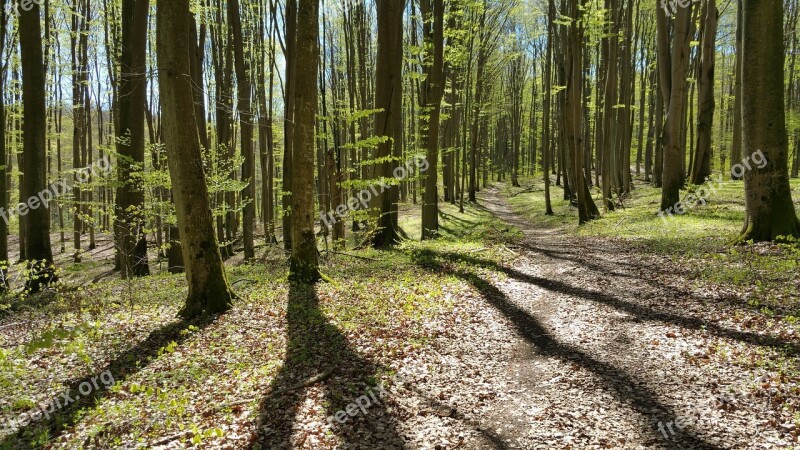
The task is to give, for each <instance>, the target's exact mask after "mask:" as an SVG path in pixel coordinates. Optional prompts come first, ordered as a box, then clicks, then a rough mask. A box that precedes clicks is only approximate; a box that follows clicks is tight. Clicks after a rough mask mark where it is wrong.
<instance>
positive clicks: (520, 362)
mask: <svg viewBox="0 0 800 450" xmlns="http://www.w3.org/2000/svg"><path fill="white" fill-rule="evenodd" d="M481 204H482V205H483V206H485V207H486V208H488V209H489V210H491V211H492V212H493V213H494V214H496V215H497V216H499V217H500V218H502V219H503V220H505V221H506V222H508V223H509V224H511V225H514V226H515V227H517V228H519V229H520V230H522V232H523V233H524V235H525V238H524V242H523V244H522V246H521V247H519V248H512V249H511V251H513V252H516V253H518V254H519V257H518V258H517V260H516V261H515V262H514V264H513V267H508V268H503V267H492V264H491V263H489V262H487V261H483V260H481V258H480V256H479V255H475V256H472V255H466V256H464V255H461V256H456V257H455V258H456V259H461V261H460V262H462V263H467V264H471V265H472V266H482V267H483V268H485V269H491V270H486V271H483V272H477V273H476V272H473V271H466V270H461V269H459V268H458V266H455V268H448V267H439V268H438V269H440V270H451V271H452V273H454V274H455V275H456V276H459V277H461V278H462V279H463V280H464V281H465V282H468V283H470V284H471V285H472V287H473V288H474V289H475V290H476V291H477V293H478V294H479V295H480V298H478V299H477V300H478V303H477V304H476V305H475V306H474V310H473V311H471V312H470V314H473V315H474V320H473V321H472V322H473V323H471V324H469V325H468V326H467V328H469V331H467V330H465V329H462V330H459V332H462V333H465V332H469V333H472V334H471V335H465V338H464V339H463V341H461V342H460V344H459V345H460V346H461V348H454V347H453V346H454V345H455V344H453V343H452V342H449V343H448V342H443V343H442V346H441V347H440V349H439V352H442V353H445V354H444V355H442V356H441V358H442V361H443V362H444V363H443V365H442V369H441V373H440V374H439V376H438V377H434V378H436V380H434V381H433V382H432V383H433V384H436V383H439V384H443V385H445V386H446V383H444V381H443V380H447V379H448V378H451V379H452V381H453V382H454V383H458V384H459V386H458V387H455V388H451V389H450V392H448V393H447V394H448V395H449V398H451V400H450V401H449V402H447V403H448V405H450V406H454V408H453V410H452V411H449V410H445V412H447V413H448V415H449V417H452V418H454V419H456V421H459V422H460V425H461V426H463V425H464V424H467V425H468V426H467V428H468V429H469V431H470V437H469V439H467V440H466V442H465V444H466V445H465V447H466V448H475V449H478V448H520V449H523V448H524V449H539V448H541V449H549V448H670V449H672V448H737V449H738V448H754V449H755V448H786V446H788V445H791V444H790V443H789V441H788V440H787V439H788V438H789V437H790V436H789V432H790V428H782V427H781V425H780V424H779V423H774V422H775V420H776V418H775V417H771V416H770V414H771V413H770V412H769V408H767V406H768V405H767V403H768V402H769V399H768V398H757V397H754V396H753V395H751V392H752V389H750V388H751V387H752V386H753V385H754V384H757V383H761V382H763V381H764V380H765V377H767V379H768V374H764V373H757V372H755V371H754V372H749V371H746V370H744V369H740V368H738V367H735V366H733V365H730V364H727V363H724V362H722V363H721V362H717V361H719V359H718V358H713V357H711V354H713V353H714V352H717V351H723V350H720V348H721V347H720V345H722V346H723V347H722V348H726V349H729V350H730V349H733V350H730V351H736V349H738V348H750V349H752V347H757V348H759V349H763V350H765V351H770V347H771V346H773V345H779V344H778V343H776V342H774V341H773V340H770V339H769V338H764V337H763V336H760V335H757V334H754V333H749V332H747V331H742V330H740V329H738V328H735V327H732V326H728V325H729V324H727V323H725V322H724V321H723V320H722V319H720V318H721V317H726V316H725V313H726V312H725V310H724V309H725V306H724V305H720V304H716V303H714V302H709V301H708V299H703V298H696V297H694V296H692V295H691V293H690V292H688V291H687V290H686V289H684V288H685V286H683V285H682V283H683V279H682V277H681V274H680V273H670V274H662V273H661V272H662V271H661V270H660V268H659V266H658V260H657V259H655V257H648V256H646V255H645V256H643V255H639V254H637V253H636V252H634V250H633V249H629V248H626V246H625V245H623V244H620V243H618V242H613V241H610V240H599V239H597V240H595V239H583V238H575V237H573V236H569V237H565V236H563V235H561V234H559V233H558V232H557V230H556V231H554V230H547V229H541V228H538V227H536V226H534V225H532V224H530V223H528V222H527V221H526V220H525V219H523V218H522V217H520V216H518V215H516V214H514V213H513V212H512V211H511V209H510V207H509V206H508V204H507V203H506V202H505V200H504V199H503V198H502V197H501V195H500V194H499V191H498V190H497V189H489V190H486V191H485V192H484V193H483V196H482V200H481ZM496 274H499V275H496ZM481 304H482V306H483V309H481ZM450 359H453V360H454V361H450ZM448 361H449V364H450V366H448V365H447V364H448ZM448 373H449V374H450V375H449V376H448V375H447V374H448ZM453 373H455V374H456V375H453ZM458 374H460V377H459V375H458ZM475 389H478V391H479V392H481V389H483V391H485V392H484V394H485V395H483V394H480V395H479V398H481V399H485V401H479V402H477V403H475V402H474V400H463V399H462V400H459V398H460V397H459V395H458V394H459V392H462V393H463V392H468V391H469V390H472V391H473V392H474V390H475ZM441 398H445V396H442V397H441ZM459 401H461V403H462V404H461V405H459ZM463 408H467V409H468V411H463ZM469 409H471V410H469ZM659 422H661V425H660V426H659ZM406 425H410V424H409V423H406ZM451 425H452V424H451ZM788 427H790V426H788Z"/></svg>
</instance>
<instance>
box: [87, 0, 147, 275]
mask: <svg viewBox="0 0 800 450" xmlns="http://www.w3.org/2000/svg"><path fill="white" fill-rule="evenodd" d="M149 11H150V2H149V1H147V0H123V2H122V18H123V20H122V54H121V58H120V66H121V68H120V76H119V88H118V89H119V94H118V96H117V97H118V101H117V107H118V110H117V117H118V121H117V123H118V128H117V130H116V135H117V137H118V139H117V153H119V155H120V158H118V165H119V179H120V180H121V181H122V184H120V186H119V188H118V189H117V204H116V215H117V220H116V230H117V231H116V235H117V239H118V240H117V248H118V251H119V252H120V270H121V275H122V277H123V278H127V277H139V276H145V275H149V274H150V267H149V265H148V262H147V241H146V233H145V217H144V214H145V212H144V186H143V180H142V178H141V176H140V174H141V172H142V171H143V170H144V138H145V135H144V118H145V113H144V109H145V100H146V97H145V96H146V88H147V83H146V73H145V70H146V64H147V59H146V53H147V23H148V15H149ZM87 138H88V136H87Z"/></svg>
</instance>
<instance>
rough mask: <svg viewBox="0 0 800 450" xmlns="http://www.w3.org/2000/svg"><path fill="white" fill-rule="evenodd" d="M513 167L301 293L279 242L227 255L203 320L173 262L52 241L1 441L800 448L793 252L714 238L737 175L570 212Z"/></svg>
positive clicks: (27, 319) (7, 320)
mask: <svg viewBox="0 0 800 450" xmlns="http://www.w3.org/2000/svg"><path fill="white" fill-rule="evenodd" d="M523 184H524V186H523V187H522V188H512V187H510V186H508V185H505V184H498V185H497V186H496V187H494V188H489V189H484V190H483V191H482V192H481V194H480V196H479V202H478V204H468V205H465V212H464V213H460V212H459V211H458V208H457V207H455V206H453V205H449V204H445V203H442V205H441V209H442V212H441V215H440V223H441V229H442V236H441V238H440V239H437V240H435V241H432V242H424V243H420V242H415V241H414V239H413V238H415V237H417V236H418V235H419V223H418V208H419V207H418V206H411V205H404V206H403V208H402V211H401V225H402V226H403V229H404V232H405V233H406V234H407V236H409V237H410V238H412V239H409V240H407V241H405V242H404V243H403V244H402V245H400V246H399V247H398V248H397V249H395V250H392V251H375V250H358V251H356V250H348V251H346V252H341V253H324V252H323V257H324V258H323V267H322V269H323V272H324V273H325V275H326V277H327V278H328V279H329V281H327V282H325V283H320V284H319V285H317V286H316V287H314V288H309V287H305V286H299V285H291V284H289V283H287V282H286V267H285V263H284V261H285V258H284V255H283V252H282V251H281V250H280V249H278V248H277V247H261V248H260V249H259V250H260V259H259V260H258V261H255V262H252V263H244V262H243V261H242V260H241V257H238V258H232V259H231V260H230V261H229V262H228V268H229V276H230V279H231V281H232V283H234V289H235V290H236V291H237V293H238V294H239V296H240V299H239V300H238V301H237V302H236V304H235V305H234V308H233V310H232V311H230V312H229V313H227V314H224V315H221V316H219V317H213V318H209V319H207V320H203V321H193V322H185V321H180V320H177V319H175V314H176V312H177V310H178V309H179V307H180V305H181V303H182V301H183V297H184V295H185V282H184V280H183V276H182V275H169V274H165V273H163V270H160V269H161V266H159V264H158V263H155V262H154V263H153V264H152V267H153V269H154V272H156V273H155V274H154V275H153V276H150V277H147V278H143V279H135V280H129V281H121V280H119V279H118V278H117V276H115V275H113V274H112V273H111V272H110V269H111V261H110V256H109V254H108V252H105V253H104V251H103V250H102V248H106V247H108V245H110V243H109V242H108V241H107V236H106V237H104V238H101V240H100V242H101V244H102V245H100V246H99V247H98V250H97V251H96V253H94V254H92V253H89V254H86V255H84V258H83V261H82V262H81V263H78V264H70V263H69V260H70V258H71V256H70V252H64V254H62V255H61V256H60V259H59V264H60V266H61V267H62V270H63V272H62V279H63V283H62V284H61V285H60V286H59V287H58V288H56V289H54V290H53V291H49V292H47V293H45V294H43V295H40V296H36V297H32V298H18V297H9V298H8V299H6V300H5V302H6V303H7V304H6V305H5V306H4V307H3V308H4V309H5V310H6V311H5V313H0V448H14V449H16V448H65V449H66V448H70V449H71V448H104V449H105V448H126V449H127V448H131V449H132V448H161V449H171V448H187V447H194V448H230V449H233V448H254V449H282V448H286V449H289V448H293V449H294V448H297V449H324V448H343V449H344V448H348V449H355V448H360V449H391V448H409V449H416V448H419V449H455V448H464V449H538V448H541V449H550V448H572V449H577V448H630V449H633V448H665V449H672V448H736V449H740V448H752V449H756V448H793V447H796V446H798V445H800V444H798V434H799V433H800V431H798V425H800V413H798V411H800V361H798V349H799V348H800V337H798V335H799V334H800V326H799V325H798V323H800V319H799V318H800V295H798V292H800V252H799V251H798V250H797V249H794V248H791V247H788V246H784V247H781V246H772V245H748V246H742V247H736V248H731V247H730V246H728V244H727V242H728V241H729V240H730V239H731V238H732V237H734V236H735V234H736V231H738V230H737V227H740V226H741V223H742V217H743V216H742V205H741V202H740V201H738V200H736V199H737V198H738V196H740V195H741V194H740V193H739V194H737V192H738V191H737V190H740V189H741V183H739V184H738V185H737V184H736V183H728V184H726V185H724V186H721V187H720V188H719V189H718V191H717V192H716V193H715V195H716V197H715V198H713V199H711V200H710V201H709V202H708V203H709V204H708V205H706V206H703V207H698V208H697V209H696V210H693V211H692V212H691V213H690V214H688V215H686V216H684V217H675V218H672V219H669V220H666V221H662V220H661V219H660V218H658V217H657V216H656V215H655V214H654V213H653V211H654V210H655V207H654V206H653V205H654V201H655V198H656V196H657V192H656V190H655V189H653V188H649V187H646V186H645V185H643V184H641V185H637V187H639V188H638V189H637V190H635V191H634V192H633V194H632V196H631V197H630V198H629V199H626V201H625V202H626V204H625V208H620V210H619V211H617V212H614V213H609V214H606V215H605V216H604V217H603V218H602V219H600V220H598V221H597V222H595V223H592V224H590V225H587V226H584V227H580V228H579V227H577V226H576V225H575V222H576V221H577V220H576V218H575V214H574V210H572V209H571V208H570V206H569V204H568V202H565V201H561V200H554V202H553V203H554V210H555V213H556V214H555V215H554V216H547V217H546V216H543V215H542V214H541V211H543V207H542V206H543V203H542V201H543V200H542V195H541V183H540V182H538V181H536V182H534V181H532V180H526V181H525V182H524V183H523ZM795 192H796V193H798V194H800V191H795ZM553 194H554V196H555V195H559V196H560V189H555V188H554V189H553ZM797 197H800V195H797ZM102 239H106V240H102ZM93 378H94V380H92V379H93ZM87 391H88V392H87ZM65 394H66V395H65ZM51 399H55V400H56V401H55V402H52V403H50V406H51V407H49V408H45V409H47V412H46V414H33V416H34V419H35V420H32V421H30V420H23V421H22V422H21V423H17V424H13V425H11V427H10V428H4V426H6V425H9V424H10V423H9V422H8V421H9V420H10V419H12V418H16V419H19V418H21V416H22V418H24V417H25V414H26V413H30V412H32V411H34V410H35V408H36V407H37V405H41V404H47V403H48V402H50V400H51ZM68 399H69V400H74V401H68ZM27 422H29V423H27Z"/></svg>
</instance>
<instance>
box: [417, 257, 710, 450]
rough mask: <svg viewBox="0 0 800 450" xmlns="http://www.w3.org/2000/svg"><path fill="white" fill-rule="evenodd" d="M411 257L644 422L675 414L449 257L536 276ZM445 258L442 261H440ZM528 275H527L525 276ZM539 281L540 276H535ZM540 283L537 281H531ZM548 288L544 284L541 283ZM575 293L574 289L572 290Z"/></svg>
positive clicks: (688, 441) (692, 438) (687, 437)
mask: <svg viewBox="0 0 800 450" xmlns="http://www.w3.org/2000/svg"><path fill="white" fill-rule="evenodd" d="M413 259H414V260H415V261H416V263H417V264H418V265H419V266H420V267H423V268H425V269H426V270H429V271H431V272H435V273H447V274H451V275H455V276H456V277H458V278H460V279H462V280H464V281H466V282H468V283H469V284H471V285H472V286H473V287H474V288H475V289H477V290H478V291H479V292H480V293H481V295H482V296H483V298H484V299H485V300H486V301H487V302H488V303H489V304H491V305H492V306H493V307H494V308H496V309H497V310H498V311H500V312H501V313H502V314H503V315H504V316H505V317H506V318H507V319H509V320H510V321H511V322H512V323H513V325H514V328H515V329H516V331H517V332H518V333H519V334H520V335H521V336H523V337H524V339H525V340H527V341H528V342H529V343H531V344H533V345H534V346H536V348H537V349H538V351H539V353H540V354H541V355H543V356H548V357H554V358H557V359H560V360H562V361H569V362H574V363H576V364H578V365H580V366H582V367H584V368H586V369H587V370H590V371H591V372H593V373H594V374H595V375H596V376H597V377H599V378H600V379H601V380H602V381H603V384H604V386H605V387H606V389H608V390H609V391H610V392H611V393H612V394H613V395H615V396H616V397H617V399H618V400H619V401H620V402H621V403H623V404H630V405H631V407H632V408H633V409H634V410H636V411H637V412H638V413H639V414H640V415H641V416H642V417H643V418H644V419H645V421H646V422H652V421H653V420H665V421H670V420H673V419H674V418H675V417H676V416H677V415H678V414H677V413H676V412H675V411H674V410H673V409H672V408H671V407H670V406H668V405H666V404H663V403H662V402H660V401H659V400H658V399H657V396H656V394H655V393H654V392H653V391H651V390H650V389H648V388H647V387H645V386H643V385H642V384H640V383H638V380H636V379H634V378H632V377H631V376H629V375H628V374H627V373H625V372H624V371H621V370H619V369H618V368H616V367H614V366H613V365H611V364H609V363H606V362H603V361H598V360H597V359H595V358H594V357H592V356H591V355H588V354H587V353H585V352H583V351H581V350H580V349H578V348H576V347H574V346H572V345H569V344H565V343H562V342H559V341H558V340H557V339H555V338H554V337H553V336H551V335H550V334H549V332H548V331H547V329H546V328H545V327H544V326H543V325H542V324H541V323H540V322H539V320H538V319H537V318H536V317H534V316H533V315H531V314H529V313H528V312H527V311H525V310H524V309H523V308H521V307H520V306H518V305H517V304H515V303H514V302H513V301H512V300H511V299H509V298H508V297H507V296H506V295H505V294H504V293H503V292H502V291H501V290H500V289H498V288H497V287H496V286H494V285H493V284H492V283H490V282H488V281H486V280H485V279H483V278H481V277H479V276H478V275H476V274H475V273H473V272H471V271H468V270H463V269H460V268H456V267H453V265H452V264H449V263H448V261H451V262H453V261H455V262H463V263H467V264H469V265H471V266H476V267H488V268H492V269H494V270H498V271H501V272H504V273H507V274H509V275H510V276H512V277H514V278H516V279H522V280H521V281H525V282H529V283H530V282H533V281H534V280H535V277H529V276H527V275H524V274H521V273H519V272H517V271H514V270H512V269H508V268H505V267H502V266H500V265H498V264H496V263H493V262H491V261H485V260H482V259H479V258H471V257H466V256H462V255H459V254H453V253H439V252H435V251H431V250H422V251H418V252H415V253H414V255H413ZM441 260H444V261H445V262H442V261H441ZM525 278H528V279H525ZM536 281H539V282H541V281H542V280H536ZM534 284H539V283H534ZM551 286H552V285H551ZM543 287H545V288H546V289H549V288H548V287H547V286H543ZM560 288H561V290H559V291H558V292H563V293H567V292H565V291H566V290H567V289H565V287H564V286H560ZM572 294H574V292H572ZM645 431H646V432H647V433H649V434H650V435H651V437H652V438H653V439H654V440H655V441H656V442H658V441H660V439H661V435H660V434H659V432H658V431H657V430H656V429H655V428H651V429H647V430H645ZM678 442H680V443H681V444H683V445H686V446H688V447H689V448H702V449H718V448H720V447H717V446H715V445H714V444H711V443H709V442H706V441H705V440H703V439H702V438H701V437H699V436H696V435H694V434H692V433H691V432H690V430H683V432H682V434H681V436H680V439H676V440H674V441H672V443H678Z"/></svg>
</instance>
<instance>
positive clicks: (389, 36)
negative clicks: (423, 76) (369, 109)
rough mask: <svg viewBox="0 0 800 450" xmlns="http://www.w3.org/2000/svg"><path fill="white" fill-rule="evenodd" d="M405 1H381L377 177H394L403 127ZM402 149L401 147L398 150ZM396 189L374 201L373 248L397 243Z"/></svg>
mask: <svg viewBox="0 0 800 450" xmlns="http://www.w3.org/2000/svg"><path fill="white" fill-rule="evenodd" d="M404 4H405V1H404V0H378V56H377V60H376V62H375V64H376V68H375V109H377V110H380V112H378V113H377V114H375V134H376V135H377V136H380V137H381V138H383V140H382V142H381V143H380V144H379V145H378V149H377V151H376V153H375V159H376V160H378V162H377V163H376V164H375V177H376V178H383V179H389V178H391V177H392V168H393V166H394V165H395V163H396V161H395V160H394V158H393V156H394V151H393V149H394V148H395V146H399V145H401V143H400V142H398V141H397V140H396V139H395V137H396V134H397V132H398V131H400V130H399V129H398V128H399V126H402V121H401V114H402V111H403V84H402V81H403V6H404ZM397 148H399V147H397ZM393 189H396V188H395V186H392V188H390V189H386V190H383V191H382V192H380V193H379V194H378V195H377V196H376V197H375V198H374V199H373V201H374V203H373V204H374V205H376V206H377V207H378V214H379V216H378V223H377V227H378V230H377V232H376V233H375V237H374V239H373V242H372V244H373V245H374V246H376V247H381V246H388V245H393V244H394V243H395V242H397V241H398V239H399V237H398V233H397V205H394V204H393V201H392V194H393V192H392V191H393Z"/></svg>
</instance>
